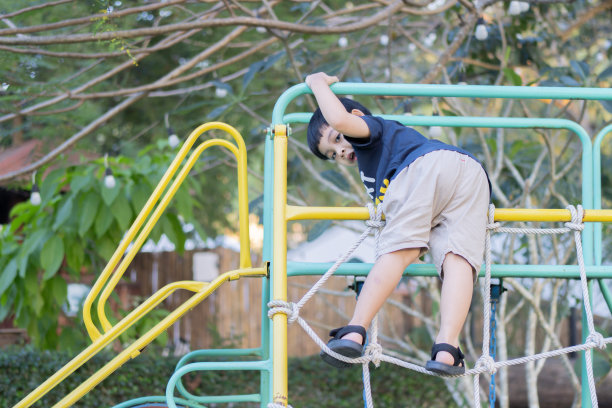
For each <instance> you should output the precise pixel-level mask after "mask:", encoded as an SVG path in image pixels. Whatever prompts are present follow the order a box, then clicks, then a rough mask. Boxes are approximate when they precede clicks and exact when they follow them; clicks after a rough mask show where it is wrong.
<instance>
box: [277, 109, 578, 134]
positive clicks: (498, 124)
mask: <svg viewBox="0 0 612 408" xmlns="http://www.w3.org/2000/svg"><path fill="white" fill-rule="evenodd" d="M311 116H312V113H307V112H296V113H288V114H286V115H285V116H283V123H308V122H309V121H310V117H311ZM375 116H380V117H381V118H384V119H388V120H395V121H397V122H400V123H401V124H403V125H407V126H444V127H483V128H519V129H524V128H547V129H569V130H575V129H583V128H582V127H581V126H580V125H579V124H578V123H576V122H574V121H571V120H567V119H550V118H508V117H497V116H490V117H488V116H435V115H432V116H421V115H375Z"/></svg>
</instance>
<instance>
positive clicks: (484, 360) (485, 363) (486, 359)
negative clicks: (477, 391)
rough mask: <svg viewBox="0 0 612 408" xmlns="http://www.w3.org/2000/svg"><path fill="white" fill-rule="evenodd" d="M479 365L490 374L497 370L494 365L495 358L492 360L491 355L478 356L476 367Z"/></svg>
mask: <svg viewBox="0 0 612 408" xmlns="http://www.w3.org/2000/svg"><path fill="white" fill-rule="evenodd" d="M480 367H483V368H484V369H485V370H486V371H487V372H488V373H489V374H491V375H493V374H495V373H496V372H497V367H495V360H493V357H491V356H487V355H484V356H480V358H479V359H478V361H477V362H476V368H480Z"/></svg>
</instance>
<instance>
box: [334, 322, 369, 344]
mask: <svg viewBox="0 0 612 408" xmlns="http://www.w3.org/2000/svg"><path fill="white" fill-rule="evenodd" d="M349 333H357V334H360V335H361V338H362V340H361V345H362V346H363V345H364V344H365V341H366V329H365V327H363V326H358V325H348V326H343V327H338V328H337V329H333V330H332V331H330V332H329V335H330V336H331V337H333V338H334V339H341V338H342V337H344V336H346V335H347V334H349Z"/></svg>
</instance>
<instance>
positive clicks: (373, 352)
mask: <svg viewBox="0 0 612 408" xmlns="http://www.w3.org/2000/svg"><path fill="white" fill-rule="evenodd" d="M363 355H364V356H365V357H367V359H368V360H369V361H371V362H372V363H374V366H375V367H376V368H378V366H380V359H381V357H382V355H383V348H382V346H381V345H380V344H378V343H369V344H368V345H367V347H366V349H365V351H364V353H363Z"/></svg>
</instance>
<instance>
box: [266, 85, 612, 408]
mask: <svg viewBox="0 0 612 408" xmlns="http://www.w3.org/2000/svg"><path fill="white" fill-rule="evenodd" d="M332 90H333V91H334V92H335V93H336V94H340V95H349V94H350V95H389V96H406V97H417V96H419V97H468V98H515V99H600V100H601V99H605V100H609V99H610V98H612V90H609V89H586V88H572V89H568V88H537V87H503V86H469V85H465V86H464V85H409V84H362V83H360V84H349V83H338V84H334V85H333V86H332ZM305 93H310V90H309V88H308V87H307V86H305V85H304V84H300V85H297V86H294V87H293V88H291V89H289V90H288V91H286V92H285V93H284V94H283V95H282V96H281V97H280V98H279V100H278V101H277V103H276V106H275V108H274V111H273V117H272V128H271V134H270V138H269V139H268V140H267V141H266V157H269V156H273V157H274V161H273V167H272V163H271V162H270V161H269V160H267V161H266V169H265V177H266V187H267V188H268V189H267V190H266V191H265V194H264V197H265V201H264V228H267V230H266V231H267V233H266V231H265V232H264V235H265V236H267V237H270V235H271V234H272V243H271V244H268V245H264V259H271V268H270V270H271V279H272V288H273V292H272V295H273V303H271V305H272V306H273V307H278V306H281V307H280V308H279V312H278V313H274V311H272V312H271V314H272V318H273V325H272V336H273V342H272V349H271V353H272V356H273V361H274V369H273V390H272V395H273V403H272V404H271V405H272V406H274V407H276V406H278V407H281V406H286V405H287V404H288V395H287V387H288V382H287V365H286V360H287V355H286V349H287V346H286V343H287V339H286V333H287V319H288V317H290V318H291V320H294V321H295V320H298V319H299V317H298V316H297V314H298V312H299V308H296V307H295V305H296V304H295V303H287V299H286V296H287V282H286V278H287V277H288V276H296V275H300V274H323V273H324V272H325V270H328V269H329V268H330V267H332V268H334V269H335V273H337V274H344V275H360V274H361V275H363V274H367V270H368V268H369V267H370V266H369V265H355V264H352V265H345V266H344V268H343V267H342V266H339V265H333V266H332V265H323V266H322V267H321V266H319V267H316V266H315V267H313V266H312V265H304V264H298V263H293V262H289V263H288V262H287V258H286V250H287V247H286V241H287V240H286V238H287V235H286V232H287V222H288V221H294V220H301V219H364V220H365V219H368V218H371V217H370V216H369V215H368V211H367V210H366V209H364V208H321V207H320V208H312V207H311V208H308V207H296V206H290V205H287V202H286V194H287V137H289V136H290V128H288V125H289V124H291V123H308V121H309V119H310V114H306V113H293V114H286V113H285V109H286V107H287V106H288V104H289V103H290V102H291V101H292V100H293V99H295V98H296V97H298V96H300V95H302V94H305ZM380 116H383V117H385V118H388V119H393V120H397V121H399V122H401V123H403V124H405V125H408V126H435V125H437V126H452V127H483V128H552V129H567V130H569V131H571V132H573V133H574V134H576V135H577V136H578V137H579V138H580V141H581V144H582V205H583V206H584V207H585V208H589V209H591V210H587V211H586V212H585V214H584V218H582V219H581V220H580V222H582V221H590V222H597V221H611V220H612V217H611V215H612V212H611V211H609V210H601V177H600V144H601V142H602V140H603V138H604V137H605V135H606V134H607V133H609V132H610V131H612V126H606V127H605V128H604V129H602V130H601V131H600V132H599V133H598V134H597V136H596V137H595V142H596V145H595V147H593V145H592V143H591V138H590V136H589V135H588V133H587V132H586V131H585V130H584V129H583V128H582V127H581V126H580V125H579V124H577V123H576V122H573V121H570V120H566V119H550V118H513V117H439V116H427V117H425V116H405V115H380ZM594 175H596V176H597V177H596V178H595V177H594ZM271 196H272V197H273V198H270V197H271ZM572 218H573V217H571V215H570V211H569V210H546V209H540V210H532V209H502V210H497V211H495V219H494V221H542V222H551V221H575V219H574V220H572ZM270 229H272V231H273V232H272V233H270ZM581 239H582V242H581V244H582V250H583V251H584V254H585V256H584V260H585V261H584V265H583V266H582V268H576V269H573V268H568V267H567V266H565V265H556V266H552V265H551V266H541V265H512V266H509V265H507V266H505V265H495V266H493V267H492V268H491V271H490V273H491V275H490V276H489V278H490V277H491V276H493V277H498V278H502V277H504V276H520V277H532V278H535V277H548V278H552V277H562V278H568V279H576V278H579V277H580V271H579V270H578V269H582V272H583V278H584V277H585V274H586V276H587V277H588V278H589V279H594V278H596V279H598V281H599V283H600V288H601V291H602V294H603V296H604V298H605V300H606V302H607V305H608V307H609V309H610V310H612V298H611V296H610V293H609V290H608V288H607V287H606V286H605V284H604V282H603V281H602V279H606V278H610V277H611V276H612V268H609V267H602V266H600V265H601V249H602V248H601V225H600V224H598V225H597V226H596V228H594V226H593V225H591V224H586V225H585V226H584V232H583V233H582V235H581ZM596 253H598V254H599V255H595V254H596ZM579 257H580V255H579ZM406 273H407V274H408V275H431V276H435V270H434V268H433V266H432V265H413V266H411V267H409V268H408V269H407V271H406ZM485 292H486V291H485ZM588 292H590V286H589V291H588ZM305 298H306V296H305ZM306 300H307V299H306ZM486 300H487V301H488V299H486ZM304 302H305V301H304V299H302V301H300V303H298V305H300V304H303V303H304ZM585 302H590V296H588V294H587V296H586V297H585ZM484 303H485V304H487V303H488V302H484ZM296 309H297V310H296ZM583 309H584V308H583ZM587 309H589V312H590V307H588V306H587ZM485 310H486V308H485ZM587 314H588V313H583V333H584V331H585V330H586V327H587V326H589V327H592V321H591V322H590V324H589V322H587V321H585V319H586V315H587ZM485 317H486V313H485ZM591 319H592V317H591ZM485 320H486V319H485ZM300 324H302V323H301V322H300ZM586 338H587V335H586V334H584V335H583V339H585V340H586ZM602 340H603V339H602ZM607 340H609V339H607ZM607 342H608V341H606V343H607ZM602 343H603V341H602ZM600 345H601V344H600ZM483 348H484V346H483ZM584 353H585V355H586V354H588V353H590V351H585V352H584ZM366 360H367V359H366ZM585 360H587V359H583V367H582V384H583V392H582V406H585V407H586V406H591V405H596V404H597V401H596V398H594V396H592V395H591V394H593V389H592V387H591V389H589V387H588V385H587V384H588V382H589V378H588V377H589V375H588V372H589V369H590V368H589V367H588V364H587V363H585ZM366 366H367V362H366V364H364V367H366ZM493 372H494V371H493ZM365 377H367V372H366V369H365V368H364V378H365ZM591 377H592V375H591ZM590 382H591V383H592V378H591V379H590ZM474 384H475V388H477V387H478V382H477V381H476V380H475V381H474ZM474 394H475V395H476V394H477V391H476V390H475V391H474ZM368 402H369V401H366V405H368ZM475 404H476V401H475ZM477 405H479V404H477Z"/></svg>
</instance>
